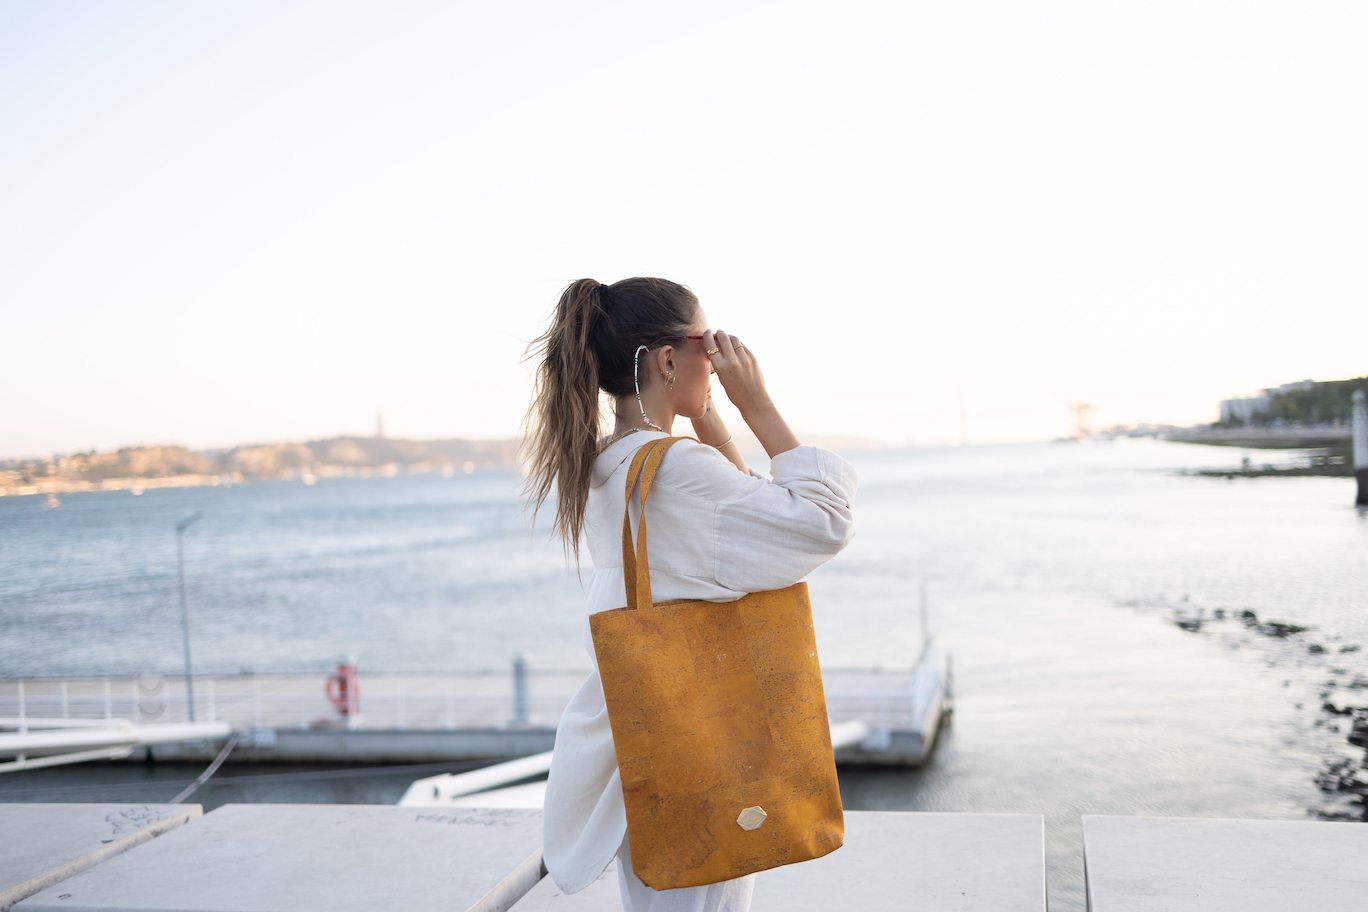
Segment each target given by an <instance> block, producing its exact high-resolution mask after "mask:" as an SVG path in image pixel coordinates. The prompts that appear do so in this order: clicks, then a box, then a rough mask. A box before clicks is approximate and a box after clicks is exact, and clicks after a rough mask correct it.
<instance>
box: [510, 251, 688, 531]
mask: <svg viewBox="0 0 1368 912" xmlns="http://www.w3.org/2000/svg"><path fill="white" fill-rule="evenodd" d="M706 328H707V322H706V317H705V316H704V314H703V310H702V308H701V307H700V306H699V304H698V298H697V296H695V295H694V293H693V292H692V291H690V290H689V289H687V288H685V287H684V286H683V285H680V284H678V283H675V282H670V281H668V280H666V279H653V278H632V279H623V280H622V281H620V282H614V283H613V284H612V285H603V284H601V283H599V282H597V281H595V280H594V279H580V280H579V281H577V282H573V283H571V284H570V286H569V287H567V288H566V289H565V291H564V292H563V293H562V294H561V298H560V302H559V303H558V304H557V305H556V311H555V314H554V316H553V317H552V320H551V325H550V327H548V329H547V330H546V332H544V333H543V334H542V335H541V336H539V337H538V338H537V339H536V340H534V341H533V343H532V346H531V347H530V348H529V354H531V355H540V358H541V360H540V363H539V364H538V365H537V371H536V378H535V381H534V391H533V398H532V404H531V407H530V408H529V409H528V413H527V421H526V424H527V434H526V436H525V438H524V441H523V448H524V450H525V451H527V455H528V461H529V468H530V471H529V475H528V482H527V490H528V492H529V494H530V500H531V502H532V504H533V507H534V511H535V509H536V508H539V507H540V505H541V504H542V502H543V501H544V500H545V499H546V496H547V495H548V493H549V492H550V490H551V487H552V484H553V482H554V484H555V487H556V492H557V494H556V503H557V516H556V527H557V531H558V532H559V533H560V535H561V538H562V540H563V541H564V542H565V545H566V547H567V549H569V550H571V551H574V552H575V553H576V554H578V547H579V535H580V530H581V528H582V527H583V524H584V505H585V501H586V499H587V497H588V493H589V479H590V473H591V471H592V469H593V462H594V456H595V455H596V450H597V445H598V438H599V420H600V408H599V391H600V390H602V391H603V392H606V393H608V394H609V395H611V396H613V397H620V396H633V397H635V394H636V391H637V386H638V385H639V386H640V389H641V392H642V393H643V394H647V392H648V391H652V392H653V393H654V392H661V393H663V394H664V396H665V398H666V399H667V400H668V402H669V406H670V413H671V414H674V413H678V414H681V415H685V416H687V417H699V416H701V415H702V414H703V412H704V410H705V409H706V407H707V406H706V402H707V397H708V375H709V374H710V373H711V365H710V364H709V362H708V359H707V356H706V355H705V354H704V352H703V347H702V346H703V343H702V342H701V341H700V340H690V339H688V338H687V337H688V336H691V335H702V333H703V331H704V330H705V329H706ZM641 346H646V349H645V350H642V349H641ZM634 360H635V361H636V364H635V376H634V370H633V368H634V364H633V362H634ZM653 398H654V396H653ZM634 404H635V403H634ZM648 414H649V411H648ZM650 417H651V418H653V419H654V418H656V416H650ZM665 429H666V430H669V428H668V427H667V428H665Z"/></svg>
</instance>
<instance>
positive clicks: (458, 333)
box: [0, 0, 1368, 458]
mask: <svg viewBox="0 0 1368 912" xmlns="http://www.w3.org/2000/svg"><path fill="white" fill-rule="evenodd" d="M1365 46H1368V5H1365V4H1363V3H1361V2H1358V0H1353V2H1318V0H1295V2H1276V3H1275V2H1259V0H1240V2H1207V0H1181V2H1165V0H1154V2H1145V3H1135V2H1106V0H1092V2H1061V0H1036V2H1032V3H1020V2H1008V0H1004V2H986V0H962V2H956V3H944V2H938V3H930V2H897V3H868V2H853V3H852V2H844V3H840V4H835V3H823V4H813V3H802V2H793V0H789V2H783V3H762V2H750V3H737V2H735V0H733V2H726V3H714V2H707V0H692V2H689V3H677V4H648V3H640V2H628V3H605V2H577V3H573V4H566V3H538V2H529V3H522V4H488V3H480V4H475V3H459V2H448V3H414V2H386V3H383V4H381V3H347V2H338V0H330V2H325V3H302V2H280V0H276V2H269V3H257V2H233V3H222V4H207V3H181V2H159V3H132V2H119V0H103V2H85V3H82V2H47V0H41V2H39V0H31V2H17V0H0V86H3V87H4V89H3V91H0V200H3V203H0V331H3V333H4V341H3V347H0V390H3V391H4V398H3V403H2V404H3V417H2V418H0V458H4V457H35V456H46V455H51V454H54V453H65V452H72V451H78V450H86V449H92V448H93V449H100V450H107V449H113V448H116V447H120V446H133V445H141V444H182V445H185V446H190V447H193V448H197V449H198V448H211V447H224V446H232V445H235V444H245V443H258V442H268V441H285V440H306V439H315V438H320V437H330V436H333V435H337V434H371V433H374V431H375V427H376V415H377V413H380V412H382V413H383V415H384V426H385V432H386V434H387V435H388V436H391V437H406V438H414V439H427V438H438V437H477V438H506V437H513V436H516V435H517V434H518V433H519V432H520V428H521V422H522V419H523V414H524V412H525V410H526V407H527V404H528V401H529V395H530V391H531V377H532V364H531V363H530V362H525V361H524V355H525V352H526V348H527V344H528V342H530V341H531V340H532V339H533V338H534V337H535V336H537V334H539V333H540V332H541V331H542V329H543V328H544V327H545V325H546V322H547V320H548V318H549V316H550V314H551V312H552V309H553V308H554V306H555V304H556V301H557V299H558V297H559V295H560V292H561V290H562V289H563V288H564V287H565V286H566V285H567V284H569V283H570V282H572V281H574V280H575V279H579V278H583V277H592V278H595V279H598V280H600V281H604V282H612V281H616V280H618V279H621V278H625V277H628V276H633V275H654V276H663V277H666V278H670V279H673V280H674V281H677V282H681V283H683V284H685V285H687V286H689V287H690V288H691V289H692V290H693V291H695V292H696V293H697V294H698V296H699V298H700V300H701V302H702V305H703V308H704V310H705V311H706V313H707V316H708V320H709V322H710V324H711V326H712V327H713V328H715V329H721V330H724V331H727V332H731V333H735V334H737V335H738V336H740V337H741V338H742V339H744V340H745V342H746V344H747V346H748V347H749V348H750V349H751V350H752V351H753V352H754V353H755V354H756V356H757V358H758V359H759V362H760V364H761V366H762V368H763V370H764V373H765V378H766V382H767V385H768V387H769V390H770V392H771V395H772V397H773V398H774V400H775V402H776V404H777V405H778V406H779V408H780V410H781V411H782V412H783V413H784V414H785V416H786V417H787V418H788V420H789V422H790V424H792V425H793V427H794V428H795V430H797V431H798V433H799V435H800V437H801V436H802V435H804V434H808V435H813V436H819V435H820V436H823V437H831V436H857V437H865V438H869V439H872V440H879V441H884V442H889V443H901V444H913V445H940V444H954V443H959V442H961V441H962V440H963V441H967V442H969V443H993V442H1005V441H1017V440H1048V439H1051V438H1053V437H1057V436H1060V435H1063V434H1067V433H1069V432H1070V431H1071V430H1072V424H1071V422H1072V417H1071V413H1070V411H1069V405H1070V403H1074V402H1087V403H1090V404H1092V405H1093V406H1094V412H1093V419H1092V420H1093V424H1094V425H1096V426H1108V425H1111V424H1117V423H1126V424H1132V423H1138V422H1163V423H1176V424H1189V423H1196V422H1204V421H1212V420H1215V419H1216V417H1217V410H1218V405H1219V402H1220V400H1221V399H1223V398H1229V397H1233V396H1240V395H1250V394H1253V393H1255V392H1257V391H1258V390H1259V389H1260V388H1263V387H1267V386H1275V385H1278V384H1281V383H1285V382H1289V381H1294V380H1301V379H1304V378H1314V379H1341V378H1345V377H1351V376H1361V375H1364V374H1368V355H1365V348H1364V339H1365V329H1368V307H1365V299H1366V298H1368V294H1366V292H1368V271H1365V270H1364V268H1363V262H1364V256H1365V254H1364V251H1365V250H1368V218H1365V213H1368V165H1365V162H1368V118H1366V117H1364V116H1363V105H1364V99H1365V98H1368V55H1365V54H1364V53H1363V48H1364V47H1365ZM715 383H716V381H715ZM714 398H715V400H716V401H719V402H723V403H725V395H724V393H723V392H722V390H721V389H720V386H719V387H717V388H716V389H715V394H714ZM723 413H724V415H726V416H727V417H728V419H729V421H730V422H731V423H732V424H733V425H734V426H738V427H739V426H740V424H741V421H740V418H739V416H738V415H737V414H736V412H735V410H734V409H730V406H728V405H725V404H724V406H723ZM675 430H676V432H685V433H687V432H688V430H689V429H688V425H687V421H685V420H683V419H681V420H680V423H679V424H677V425H676V427H675Z"/></svg>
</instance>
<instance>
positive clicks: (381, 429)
mask: <svg viewBox="0 0 1368 912" xmlns="http://www.w3.org/2000/svg"><path fill="white" fill-rule="evenodd" d="M375 439H376V440H384V439H385V413H384V412H376V413H375Z"/></svg>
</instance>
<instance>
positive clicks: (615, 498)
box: [542, 431, 857, 893]
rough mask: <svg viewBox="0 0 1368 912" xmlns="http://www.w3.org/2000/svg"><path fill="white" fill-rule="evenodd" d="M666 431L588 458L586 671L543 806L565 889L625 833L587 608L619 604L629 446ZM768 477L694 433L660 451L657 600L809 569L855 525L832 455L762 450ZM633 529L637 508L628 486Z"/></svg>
mask: <svg viewBox="0 0 1368 912" xmlns="http://www.w3.org/2000/svg"><path fill="white" fill-rule="evenodd" d="M666 436H669V435H667V434H665V433H663V432H660V431H637V432H636V433H633V434H628V435H627V436H626V437H623V438H622V439H620V440H617V441H615V442H613V443H612V444H610V445H609V446H608V447H607V448H606V449H604V451H603V452H602V453H600V454H599V456H598V458H597V459H596V460H595V462H594V467H593V472H592V477H591V481H590V485H591V486H590V490H589V497H588V502H587V504H586V508H585V524H584V539H585V541H586V542H587V545H588V549H589V555H590V557H591V559H592V560H593V564H594V570H593V574H592V576H591V577H590V580H589V585H588V597H587V599H586V602H587V604H586V608H587V611H586V614H585V618H584V626H583V638H584V646H585V649H586V650H587V651H588V653H589V661H590V664H591V666H592V668H593V671H591V672H590V673H589V676H588V677H587V678H585V680H584V682H583V684H581V685H580V687H579V690H578V691H576V693H575V695H574V696H573V697H572V698H571V700H570V703H569V704H568V705H567V706H566V708H565V711H564V713H563V714H562V715H561V718H560V722H559V723H558V724H557V726H556V740H555V746H554V750H553V754H552V758H551V769H550V772H549V773H548V776H547V783H546V798H545V803H544V805H543V815H542V850H543V854H544V857H545V862H546V869H547V871H548V873H549V874H550V876H551V878H552V880H554V881H555V883H556V885H557V886H558V887H560V888H561V890H562V891H564V892H565V893H575V892H577V891H579V890H582V889H584V888H585V887H587V886H588V885H589V884H591V883H593V882H594V881H595V880H597V879H598V877H599V875H601V874H602V873H603V871H604V869H605V868H606V867H607V866H608V864H609V863H610V862H611V861H612V860H613V857H614V855H615V853H616V852H617V850H618V847H619V846H620V845H621V843H622V840H623V837H624V836H625V834H626V832H627V812H626V809H625V806H624V804H623V798H622V780H621V778H620V776H619V773H618V767H617V757H616V755H615V753H614V750H613V734H612V730H611V728H610V727H609V724H608V711H607V708H606V707H605V705H604V700H603V684H602V682H601V681H600V679H599V673H598V662H597V660H596V658H595V654H594V644H593V639H592V638H591V636H590V630H589V621H588V615H590V614H594V613H596V612H599V611H606V610H609V609H612V608H621V607H622V606H623V605H625V604H626V603H627V597H626V591H625V578H624V574H623V568H622V511H623V507H624V503H623V499H624V488H625V487H626V481H627V469H628V467H629V466H630V464H631V457H632V455H633V454H635V453H636V451H637V449H638V448H640V447H641V446H642V445H644V444H645V443H647V442H649V441H650V440H655V439H659V438H662V437H666ZM770 472H771V475H772V477H769V478H767V477H766V476H764V475H761V474H759V473H757V472H755V471H754V470H751V471H750V473H749V474H743V473H741V472H739V471H737V468H736V466H735V465H733V464H732V463H731V462H730V461H729V460H728V459H727V458H726V457H725V456H723V455H722V454H721V453H720V452H718V451H717V449H716V448H714V447H711V446H708V445H706V444H703V443H699V442H698V441H696V440H693V439H687V440H681V441H678V442H677V443H675V444H674V445H673V446H672V447H671V448H670V449H669V451H668V452H667V453H666V454H665V458H664V460H663V461H662V462H661V465H660V469H659V471H658V473H657V474H656V478H655V482H654V484H653V485H652V487H651V495H650V498H649V499H648V501H647V502H648V504H649V506H648V509H649V510H650V537H649V541H648V543H647V551H648V559H649V561H650V573H651V594H652V598H653V599H654V600H655V601H664V600H667V599H685V598H687V599H708V600H712V601H719V602H727V601H732V600H733V599H737V598H740V597H741V596H742V595H745V594H746V593H748V592H758V591H763V590H766V589H779V588H782V587H784V586H788V585H791V584H793V583H796V582H798V581H799V580H801V579H803V578H804V577H806V576H807V575H808V574H809V573H810V572H812V571H813V570H814V569H816V568H817V567H819V566H821V565H822V564H823V563H825V562H826V561H827V560H829V559H830V558H831V557H832V556H833V555H835V554H836V553H837V552H839V551H840V550H841V549H842V548H844V547H845V546H846V544H848V543H849V542H850V540H851V537H852V536H853V534H854V526H853V518H852V514H851V504H852V501H853V500H854V498H855V488H856V484H857V480H856V476H855V470H854V468H853V467H852V466H851V465H850V463H848V462H846V461H845V460H844V459H842V458H841V457H840V456H838V455H836V454H835V453H833V452H831V451H829V450H825V449H821V448H819V447H814V446H799V447H796V448H794V449H791V450H788V451H787V452H783V453H779V454H778V455H776V456H774V457H773V458H772V459H771V460H770ZM630 512H631V518H632V533H633V541H635V535H636V530H637V528H638V524H639V522H640V518H641V508H640V502H639V497H637V496H635V495H634V496H633V498H632V502H631V507H630Z"/></svg>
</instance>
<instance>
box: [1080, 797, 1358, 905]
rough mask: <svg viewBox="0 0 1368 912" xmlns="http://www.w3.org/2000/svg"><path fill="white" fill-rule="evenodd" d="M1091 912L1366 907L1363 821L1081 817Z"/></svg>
mask: <svg viewBox="0 0 1368 912" xmlns="http://www.w3.org/2000/svg"><path fill="white" fill-rule="evenodd" d="M1083 870H1084V875H1085V878H1086V880H1087V892H1088V908H1089V909H1090V910H1092V912H1198V910H1201V912H1274V910H1277V912H1286V910H1289V909H1298V910H1302V909H1304V910H1308V912H1310V910H1314V912H1363V910H1365V909H1368V826H1364V825H1362V824H1354V823H1347V822H1332V821H1300V820H1239V819H1231V818H1223V817H1123V816H1102V815H1093V814H1085V815H1083Z"/></svg>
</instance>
